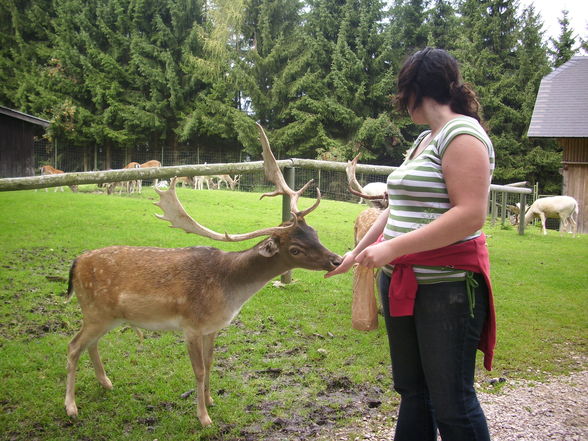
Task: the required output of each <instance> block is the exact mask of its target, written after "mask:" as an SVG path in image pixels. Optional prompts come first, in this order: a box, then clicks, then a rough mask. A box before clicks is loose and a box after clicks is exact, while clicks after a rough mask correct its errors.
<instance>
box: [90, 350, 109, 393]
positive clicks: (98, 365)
mask: <svg viewBox="0 0 588 441" xmlns="http://www.w3.org/2000/svg"><path fill="white" fill-rule="evenodd" d="M88 353H89V354H90V360H92V365H93V366H94V372H95V373H96V378H97V379H98V382H99V383H100V384H101V385H102V387H104V388H105V389H109V390H110V389H112V381H110V379H109V378H108V377H107V376H106V372H105V371H104V366H103V365H102V360H100V354H99V353H98V341H97V340H96V341H95V342H94V343H92V344H91V345H89V346H88Z"/></svg>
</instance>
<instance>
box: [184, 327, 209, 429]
mask: <svg viewBox="0 0 588 441" xmlns="http://www.w3.org/2000/svg"><path fill="white" fill-rule="evenodd" d="M186 343H187V345H188V354H189V355H190V361H191V363H192V369H193V370H194V375H195V376H196V393H197V400H198V410H197V412H198V419H199V420H200V424H202V425H203V426H210V425H211V424H212V420H211V419H210V416H208V410H207V409H206V392H205V386H204V383H205V378H206V377H207V372H206V363H205V357H204V337H203V336H202V335H196V334H191V333H190V334H189V333H186Z"/></svg>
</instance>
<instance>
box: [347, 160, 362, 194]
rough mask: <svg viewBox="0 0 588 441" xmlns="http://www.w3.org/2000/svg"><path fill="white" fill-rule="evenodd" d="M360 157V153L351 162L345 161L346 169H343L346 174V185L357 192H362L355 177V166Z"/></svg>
mask: <svg viewBox="0 0 588 441" xmlns="http://www.w3.org/2000/svg"><path fill="white" fill-rule="evenodd" d="M360 156H361V153H358V154H357V155H356V156H355V158H353V159H352V160H351V161H347V167H345V173H346V174H347V184H348V185H349V189H350V190H355V191H359V192H361V191H363V187H362V186H361V184H360V183H359V182H358V181H357V178H356V177H355V168H356V166H357V161H358V160H359V157H360Z"/></svg>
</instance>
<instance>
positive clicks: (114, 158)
mask: <svg viewBox="0 0 588 441" xmlns="http://www.w3.org/2000/svg"><path fill="white" fill-rule="evenodd" d="M34 153H35V155H34V157H35V168H36V170H39V168H40V167H41V166H42V165H51V166H53V167H55V168H57V169H59V170H63V171H65V172H80V171H93V170H106V169H119V168H123V167H124V166H125V165H126V164H128V162H130V161H135V162H138V163H144V162H147V161H149V160H153V159H156V160H158V161H159V162H160V163H161V165H162V166H179V165H200V164H226V163H240V162H248V161H253V160H255V161H258V160H261V158H251V157H250V156H249V155H247V154H245V153H243V152H239V151H233V150H222V149H219V150H216V151H208V150H201V149H198V148H196V149H193V150H179V151H173V152H172V151H166V150H163V151H158V152H153V151H152V150H150V149H149V148H147V147H141V146H139V147H136V148H133V149H129V150H126V151H122V150H116V151H115V150H113V151H111V152H108V151H107V150H106V149H104V148H103V147H96V148H92V149H86V150H84V149H80V148H75V147H67V146H63V147H60V146H59V145H58V146H55V145H53V144H51V143H47V142H46V141H45V140H39V141H37V142H36V143H35V146H34ZM278 159H279V158H278ZM107 165H110V167H108V166H107ZM37 173H38V172H37ZM232 177H233V178H235V177H236V176H235V175H233V176H232ZM386 177H387V176H386V175H382V174H367V173H358V174H357V180H358V181H359V183H360V184H362V185H366V184H368V183H371V182H385V181H386ZM209 178H210V179H208V180H207V182H206V185H204V186H203V188H206V189H209V188H210V189H218V188H225V184H223V181H222V180H221V179H219V178H218V177H215V176H211V177H209ZM311 179H313V180H314V183H315V185H313V186H311V187H310V188H309V189H308V190H307V191H306V192H305V196H308V197H313V198H314V197H316V188H317V187H318V188H319V189H320V191H321V195H322V197H324V198H326V199H332V200H339V201H359V198H358V197H356V196H353V195H352V194H351V193H350V192H349V190H348V184H347V176H346V174H345V172H340V171H330V170H320V169H312V168H299V167H297V168H296V172H295V188H301V187H302V186H303V185H304V184H306V182H308V181H309V180H311ZM151 183H152V182H151V181H144V184H145V185H150V184H151ZM192 185H193V183H192ZM236 190H238V191H246V192H267V191H271V190H273V184H272V183H270V182H269V181H267V180H266V178H265V175H264V173H263V171H256V172H248V173H244V174H241V175H239V180H238V184H237V186H236Z"/></svg>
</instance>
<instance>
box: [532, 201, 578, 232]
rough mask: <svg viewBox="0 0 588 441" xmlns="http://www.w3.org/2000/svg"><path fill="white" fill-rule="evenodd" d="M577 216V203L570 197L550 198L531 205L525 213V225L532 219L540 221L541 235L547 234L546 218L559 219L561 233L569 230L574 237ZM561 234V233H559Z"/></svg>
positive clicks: (576, 228) (576, 227)
mask: <svg viewBox="0 0 588 441" xmlns="http://www.w3.org/2000/svg"><path fill="white" fill-rule="evenodd" d="M577 216H578V202H577V201H576V200H575V199H574V198H573V197H571V196H550V197H546V198H540V199H537V200H536V201H535V202H533V203H532V204H531V206H530V207H529V208H528V209H527V211H526V213H525V225H527V224H529V223H530V222H531V221H532V220H533V219H534V218H536V217H538V218H540V219H541V227H542V228H543V234H547V229H546V228H545V222H546V219H547V218H555V219H557V218H559V219H560V221H561V231H566V230H570V231H569V232H572V233H573V234H574V237H576V234H577V230H578V224H577V222H576V219H575V217H577ZM560 234H561V233H560Z"/></svg>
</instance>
